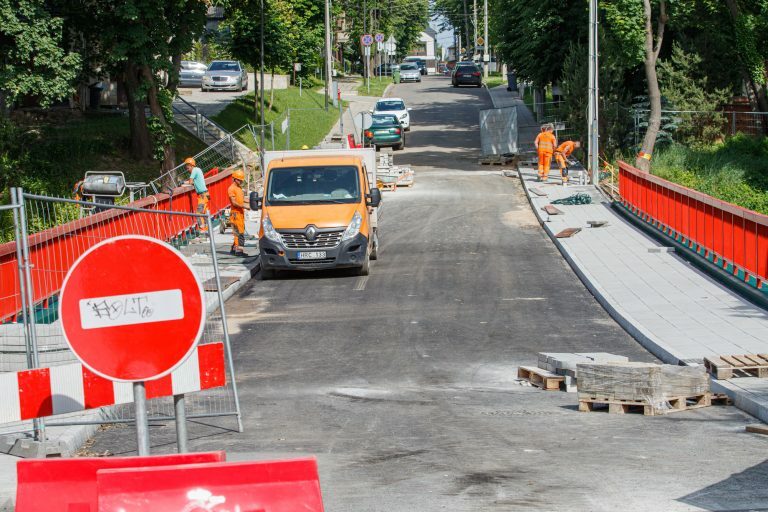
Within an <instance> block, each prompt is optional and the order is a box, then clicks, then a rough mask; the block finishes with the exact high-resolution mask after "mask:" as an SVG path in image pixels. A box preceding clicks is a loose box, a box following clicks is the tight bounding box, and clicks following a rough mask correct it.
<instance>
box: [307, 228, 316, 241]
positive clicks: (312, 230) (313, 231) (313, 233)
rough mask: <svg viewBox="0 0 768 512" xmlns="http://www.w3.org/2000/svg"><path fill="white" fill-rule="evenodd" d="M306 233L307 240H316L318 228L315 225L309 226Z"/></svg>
mask: <svg viewBox="0 0 768 512" xmlns="http://www.w3.org/2000/svg"><path fill="white" fill-rule="evenodd" d="M305 235H306V237H307V240H314V239H315V236H317V228H316V227H315V226H309V227H308V228H307V231H306V233H305Z"/></svg>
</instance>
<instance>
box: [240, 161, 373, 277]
mask: <svg viewBox="0 0 768 512" xmlns="http://www.w3.org/2000/svg"><path fill="white" fill-rule="evenodd" d="M375 165H376V155H375V150H372V149H355V150H341V149H340V150H305V151H277V152H272V151H268V152H266V153H265V164H264V167H265V169H266V173H265V175H264V196H263V197H259V196H258V194H257V193H255V192H253V193H251V197H250V202H251V208H252V209H261V222H260V225H259V235H258V236H259V254H260V259H261V277H262V279H270V278H272V277H274V276H275V271H278V270H320V269H331V268H354V269H356V273H357V274H358V275H368V272H369V266H370V260H375V259H376V257H377V253H378V226H377V225H376V223H377V211H376V210H377V208H378V206H379V204H380V203H381V192H380V191H379V189H378V188H376V187H375V184H376V181H375Z"/></svg>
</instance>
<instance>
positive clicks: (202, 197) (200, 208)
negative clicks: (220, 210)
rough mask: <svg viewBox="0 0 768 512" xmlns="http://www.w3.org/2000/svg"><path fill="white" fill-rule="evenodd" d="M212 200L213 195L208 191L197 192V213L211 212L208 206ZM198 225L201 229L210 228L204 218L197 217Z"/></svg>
mask: <svg viewBox="0 0 768 512" xmlns="http://www.w3.org/2000/svg"><path fill="white" fill-rule="evenodd" d="M210 200H211V195H210V194H209V193H208V192H203V193H202V194H197V213H211V210H210V208H209V207H208V202H209V201H210ZM197 225H198V226H199V227H200V230H201V231H207V230H208V224H207V223H206V222H205V221H204V220H203V219H197Z"/></svg>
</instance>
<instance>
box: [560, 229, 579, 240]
mask: <svg viewBox="0 0 768 512" xmlns="http://www.w3.org/2000/svg"><path fill="white" fill-rule="evenodd" d="M580 231H581V228H565V229H564V230H562V231H560V232H559V233H556V234H555V238H571V237H572V236H573V235H575V234H576V233H578V232H580Z"/></svg>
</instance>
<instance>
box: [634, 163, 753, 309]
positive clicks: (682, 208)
mask: <svg viewBox="0 0 768 512" xmlns="http://www.w3.org/2000/svg"><path fill="white" fill-rule="evenodd" d="M619 193H620V195H621V203H622V205H623V206H624V207H625V208H627V210H629V211H630V212H632V213H633V214H635V215H636V216H638V217H640V218H641V219H642V220H643V221H645V222H647V223H649V224H651V225H653V226H654V227H655V228H656V229H658V230H659V231H661V232H662V233H664V234H666V235H667V236H670V237H672V238H673V239H675V240H676V241H678V242H679V243H681V244H683V245H685V246H687V247H688V248H689V249H691V250H692V251H694V252H695V253H696V254H698V255H699V256H701V257H702V258H706V259H707V260H708V261H710V262H711V263H713V264H715V265H717V266H718V267H719V268H721V269H724V270H725V271H726V272H729V273H731V274H732V275H734V276H736V277H738V278H739V279H740V280H743V281H744V282H746V283H747V284H749V285H751V286H753V287H755V288H757V289H759V290H761V291H763V292H765V293H767V294H768V215H762V214H760V213H757V212H753V211H751V210H747V209H745V208H741V207H739V206H736V205H734V204H731V203H727V202H725V201H722V200H720V199H716V198H714V197H712V196H709V195H707V194H704V193H702V192H698V191H696V190H692V189H690V188H687V187H684V186H682V185H678V184H676V183H672V182H670V181H667V180H665V179H663V178H660V177H658V176H654V175H652V174H649V173H647V172H643V171H641V170H639V169H636V168H635V167H632V166H631V165H629V164H627V163H625V162H619Z"/></svg>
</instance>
